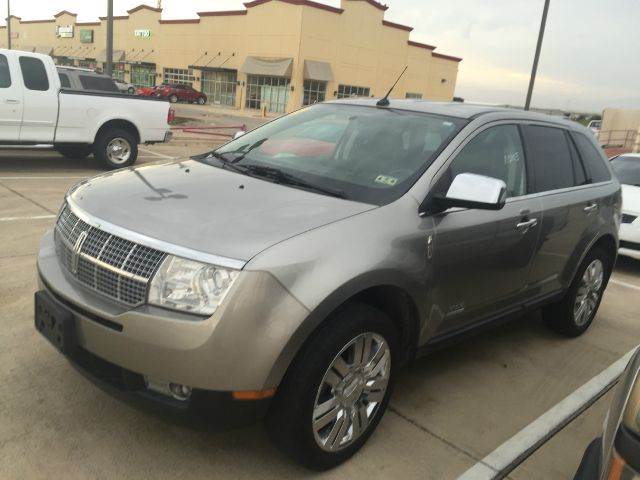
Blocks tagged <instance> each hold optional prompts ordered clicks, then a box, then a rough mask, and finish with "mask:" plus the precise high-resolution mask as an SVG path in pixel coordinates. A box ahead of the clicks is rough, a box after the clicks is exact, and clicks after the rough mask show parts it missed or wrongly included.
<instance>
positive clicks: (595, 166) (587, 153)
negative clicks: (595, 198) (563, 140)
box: [571, 132, 611, 183]
mask: <svg viewBox="0 0 640 480" xmlns="http://www.w3.org/2000/svg"><path fill="white" fill-rule="evenodd" d="M571 137H572V138H573V140H574V141H575V142H576V146H577V147H578V151H579V152H580V156H581V157H582V161H583V162H584V166H585V168H586V169H587V175H588V176H589V178H590V180H591V181H592V182H593V183H597V182H606V181H607V180H611V174H610V173H609V169H608V168H607V166H606V165H605V163H604V159H603V158H602V156H601V155H600V152H598V150H596V147H595V146H594V145H593V143H592V142H591V141H590V140H589V139H588V138H587V137H585V136H584V135H582V134H581V133H575V132H571Z"/></svg>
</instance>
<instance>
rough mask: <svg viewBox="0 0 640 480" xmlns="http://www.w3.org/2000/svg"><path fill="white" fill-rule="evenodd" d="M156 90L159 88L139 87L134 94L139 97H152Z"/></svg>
mask: <svg viewBox="0 0 640 480" xmlns="http://www.w3.org/2000/svg"><path fill="white" fill-rule="evenodd" d="M158 88H159V87H158V86H155V85H154V86H153V87H139V88H138V89H136V92H135V93H136V95H139V96H141V97H154V96H155V93H156V90H157V89H158Z"/></svg>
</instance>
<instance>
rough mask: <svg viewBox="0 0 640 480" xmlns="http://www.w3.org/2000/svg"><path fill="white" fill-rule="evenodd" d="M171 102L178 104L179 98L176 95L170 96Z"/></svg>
mask: <svg viewBox="0 0 640 480" xmlns="http://www.w3.org/2000/svg"><path fill="white" fill-rule="evenodd" d="M169 101H170V102H171V103H177V102H178V97H177V96H176V95H169Z"/></svg>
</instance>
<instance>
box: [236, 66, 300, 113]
mask: <svg viewBox="0 0 640 480" xmlns="http://www.w3.org/2000/svg"><path fill="white" fill-rule="evenodd" d="M289 84H290V79H288V78H286V77H270V76H266V75H247V98H246V101H245V106H246V108H256V109H258V110H260V109H262V108H264V107H267V111H268V112H279V113H284V111H285V110H286V108H287V101H288V100H289Z"/></svg>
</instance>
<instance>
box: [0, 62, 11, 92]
mask: <svg viewBox="0 0 640 480" xmlns="http://www.w3.org/2000/svg"><path fill="white" fill-rule="evenodd" d="M10 86H11V72H10V71H9V62H8V61H7V57H6V56H5V55H0V88H8V87H10Z"/></svg>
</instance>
